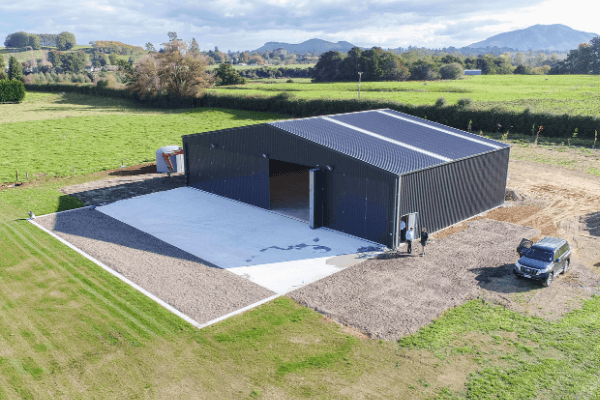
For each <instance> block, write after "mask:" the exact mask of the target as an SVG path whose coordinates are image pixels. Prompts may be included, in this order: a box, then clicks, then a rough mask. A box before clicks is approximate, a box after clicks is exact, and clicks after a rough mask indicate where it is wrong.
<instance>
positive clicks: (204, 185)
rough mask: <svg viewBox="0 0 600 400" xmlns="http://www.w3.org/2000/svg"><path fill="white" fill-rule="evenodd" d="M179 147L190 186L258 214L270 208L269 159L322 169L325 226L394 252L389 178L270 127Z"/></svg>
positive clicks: (195, 138)
mask: <svg viewBox="0 0 600 400" xmlns="http://www.w3.org/2000/svg"><path fill="white" fill-rule="evenodd" d="M183 143H184V148H185V152H186V179H187V183H188V185H189V186H192V187H196V188H198V189H202V190H205V191H207V192H211V193H215V194H218V195H221V196H225V197H229V198H232V199H236V200H239V201H243V202H245V203H248V204H253V205H256V206H259V207H262V208H269V171H268V166H269V163H268V158H272V159H275V160H280V161H286V162H291V163H295V164H301V165H306V166H309V167H312V168H321V169H325V185H326V188H327V195H326V199H327V203H326V210H327V211H326V215H325V221H324V223H325V226H327V227H329V228H332V229H335V230H338V231H341V232H345V233H348V234H351V235H355V236H358V237H362V238H365V239H368V240H372V241H374V242H377V243H381V244H384V245H386V246H389V247H393V246H394V235H395V225H396V222H395V220H396V219H395V217H396V215H395V214H396V207H397V195H396V192H395V189H394V188H395V186H396V182H397V179H398V177H397V176H396V175H394V174H392V173H389V172H386V171H382V170H380V169H378V168H376V167H373V166H370V165H368V164H366V163H364V162H361V161H358V160H355V159H352V158H350V157H348V156H345V155H343V154H340V153H337V152H335V151H332V150H330V149H328V148H325V147H322V146H319V145H316V144H315V143H312V142H310V141H308V140H305V139H303V138H300V137H297V136H294V135H292V134H290V133H288V132H285V131H283V130H281V129H279V128H276V127H274V126H271V125H268V124H261V125H252V126H247V127H241V128H234V129H228V130H223V131H217V132H211V133H209V134H197V135H189V136H184V137H183ZM211 145H214V147H213V146H211ZM263 154H266V155H267V157H268V158H264V157H263ZM328 165H330V166H332V167H333V170H332V171H329V170H327V169H326V167H327V166H328Z"/></svg>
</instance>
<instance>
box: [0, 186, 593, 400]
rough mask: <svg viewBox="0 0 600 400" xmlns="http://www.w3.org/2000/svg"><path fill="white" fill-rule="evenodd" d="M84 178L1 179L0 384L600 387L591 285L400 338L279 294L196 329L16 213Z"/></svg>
mask: <svg viewBox="0 0 600 400" xmlns="http://www.w3.org/2000/svg"><path fill="white" fill-rule="evenodd" d="M85 179H86V177H81V176H80V177H70V178H60V179H56V180H53V181H50V182H43V183H38V184H35V185H31V186H29V187H26V188H18V189H14V190H3V191H0V341H1V342H2V346H1V347H0V398H22V399H48V398H74V399H79V398H81V399H84V398H98V399H104V398H105V399H112V398H173V397H175V398H289V399H294V398H321V399H329V398H332V399H337V398H340V399H341V398H380V397H381V398H400V399H425V398H430V399H432V398H438V399H460V398H468V399H498V398H505V399H538V398H556V399H559V398H561V399H564V398H572V399H575V398H596V397H597V396H600V385H599V384H600V378H599V377H598V374H597V372H598V362H599V360H600V350H599V348H598V342H597V340H598V338H597V332H598V330H599V329H600V320H599V319H598V318H597V315H598V313H599V312H600V297H596V298H594V299H592V300H590V301H587V302H586V303H585V305H584V307H583V308H582V309H581V310H579V311H575V312H572V313H570V314H568V315H566V316H565V317H564V318H562V319H561V320H559V321H557V322H548V321H546V320H543V319H540V318H537V317H527V316H523V315H520V314H518V313H514V312H511V311H508V310H506V309H504V308H503V307H500V306H493V305H489V304H484V303H482V302H481V301H479V300H474V301H471V302H469V303H467V304H465V305H463V306H460V307H457V308H456V309H454V310H452V311H450V312H448V313H446V314H445V315H444V316H443V317H442V318H440V319H438V320H437V321H435V322H434V323H433V324H431V325H430V326H428V327H426V328H424V329H422V330H421V331H419V332H418V333H417V334H415V335H413V336H409V337H406V338H404V339H402V340H401V341H400V342H399V343H392V342H383V341H375V340H369V339H366V338H364V337H362V336H361V335H359V334H356V333H354V332H351V331H348V330H346V329H345V328H343V327H341V326H339V325H337V324H335V323H333V322H330V321H329V320H327V319H326V318H323V317H322V316H321V315H319V314H318V313H316V312H313V311H311V310H308V309H306V308H303V307H301V306H299V305H297V304H296V303H294V302H293V301H291V300H290V299H288V298H286V297H283V298H280V299H277V300H274V301H272V302H270V303H267V304H265V305H263V306H260V307H258V308H256V309H254V310H252V311H250V312H247V313H245V314H242V315H239V316H236V317H233V318H230V319H228V320H226V321H224V322H222V323H219V324H217V325H215V326H212V327H209V328H206V329H203V330H201V331H198V330H196V329H194V328H192V327H191V326H189V325H187V324H185V323H184V322H183V321H182V320H179V319H178V318H177V317H175V316H174V315H172V314H170V313H168V312H167V311H166V310H165V309H163V308H161V307H160V306H158V305H157V304H155V303H153V302H152V301H150V300H149V299H147V298H146V297H144V296H143V295H141V294H140V293H138V292H136V291H135V290H133V289H131V288H130V287H128V286H127V285H125V284H123V283H121V282H120V281H119V280H118V279H116V278H114V277H113V276H111V275H109V274H107V273H106V272H104V271H103V270H101V269H100V268H99V267H97V266H96V265H94V264H93V263H91V262H89V261H88V260H86V259H84V258H83V257H81V256H80V255H79V254H77V253H75V252H74V251H72V250H70V249H69V248H67V247H65V246H63V245H62V244H61V243H59V242H58V241H56V240H54V239H52V238H51V237H50V236H48V235H46V234H45V233H43V232H42V231H41V230H39V229H37V228H36V227H34V226H32V225H31V224H29V223H28V222H27V221H25V220H23V219H22V217H23V216H24V215H25V213H26V211H27V210H28V209H29V208H32V209H35V210H40V211H39V213H45V212H51V211H56V210H62V209H67V208H71V207H77V206H79V205H80V204H79V203H78V201H77V200H74V199H73V198H68V197H67V196H62V195H61V193H60V192H58V190H56V189H57V188H58V187H61V186H64V185H67V184H73V183H77V182H81V181H84V180H85ZM87 179H89V178H87ZM539 290H543V289H539ZM577 396H579V397H577Z"/></svg>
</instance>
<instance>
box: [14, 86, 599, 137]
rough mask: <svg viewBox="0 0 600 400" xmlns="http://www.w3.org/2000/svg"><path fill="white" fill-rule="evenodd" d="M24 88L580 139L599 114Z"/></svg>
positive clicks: (160, 103) (285, 96)
mask: <svg viewBox="0 0 600 400" xmlns="http://www.w3.org/2000/svg"><path fill="white" fill-rule="evenodd" d="M26 88H27V90H38V91H54V92H60V91H62V92H77V93H84V94H93V95H99V96H108V97H120V98H129V99H135V100H138V101H141V102H142V103H144V104H147V105H148V106H152V107H164V108H191V107H222V108H231V109H238V110H249V111H265V112H274V113H279V114H288V115H292V116H295V117H309V116H316V115H326V114H336V113H344V112H353V111H362V110H370V109H380V108H390V109H392V110H396V111H400V112H404V113H407V114H411V115H414V116H417V117H421V118H425V119H428V120H431V121H435V122H439V123H441V124H444V125H447V126H451V127H454V128H458V129H463V130H467V129H468V128H469V124H470V127H471V130H472V131H475V132H478V131H480V130H482V131H484V132H506V131H507V130H510V131H511V132H514V133H525V134H526V133H530V134H535V133H537V131H538V129H539V127H540V126H543V130H542V132H541V136H546V137H559V138H560V137H564V138H568V137H572V136H573V132H575V129H577V130H578V132H579V133H578V137H579V138H581V139H593V138H594V132H595V131H599V130H600V118H598V117H593V116H581V115H569V114H562V115H557V114H550V113H532V112H529V111H528V110H525V111H523V112H514V111H504V110H498V109H492V110H479V109H476V108H473V107H469V106H465V107H461V106H458V105H452V106H435V105H421V106H415V105H410V104H402V103H398V102H395V101H381V100H343V99H340V100H326V99H300V98H296V97H293V96H290V95H288V94H280V95H277V96H274V97H262V96H241V95H231V94H218V93H210V94H206V95H204V96H202V97H198V98H186V99H181V98H176V97H173V96H167V95H162V96H156V97H152V98H147V99H144V100H141V99H139V98H138V97H137V96H136V95H135V94H133V93H131V92H129V91H127V90H116V89H107V88H98V87H95V86H91V85H77V86H76V85H58V84H49V85H26Z"/></svg>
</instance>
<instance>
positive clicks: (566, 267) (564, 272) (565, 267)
mask: <svg viewBox="0 0 600 400" xmlns="http://www.w3.org/2000/svg"><path fill="white" fill-rule="evenodd" d="M569 264H571V259H570V258H569V259H568V260H567V261H565V266H564V267H563V270H562V273H563V275H564V274H566V273H567V269H568V268H569Z"/></svg>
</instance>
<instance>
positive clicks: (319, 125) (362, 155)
mask: <svg viewBox="0 0 600 400" xmlns="http://www.w3.org/2000/svg"><path fill="white" fill-rule="evenodd" d="M363 114H367V113H361V114H360V115H363ZM271 125H273V126H276V127H278V128H281V129H283V130H285V131H287V132H290V133H292V134H294V135H296V136H299V137H301V138H304V139H307V140H309V141H311V142H314V143H318V144H320V145H323V146H325V147H328V148H330V149H333V150H335V151H339V152H340V153H343V154H346V155H348V156H350V157H352V158H355V159H357V160H361V161H364V162H366V163H367V164H370V165H373V166H376V167H378V168H381V169H383V170H386V171H389V172H392V173H394V174H402V173H405V172H410V171H414V170H416V169H421V168H427V167H431V166H433V165H438V164H441V163H443V162H445V161H443V160H440V159H438V158H434V157H431V156H428V155H426V154H423V153H420V152H416V151H413V150H410V149H407V148H405V147H401V146H397V145H394V144H391V143H389V142H386V141H384V140H381V139H378V138H376V137H373V136H369V135H366V134H364V133H362V132H359V131H356V130H354V129H351V128H347V127H345V126H342V125H338V124H336V123H334V122H331V121H327V120H326V119H323V118H321V117H316V118H306V119H298V120H289V121H278V122H272V123H271Z"/></svg>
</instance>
